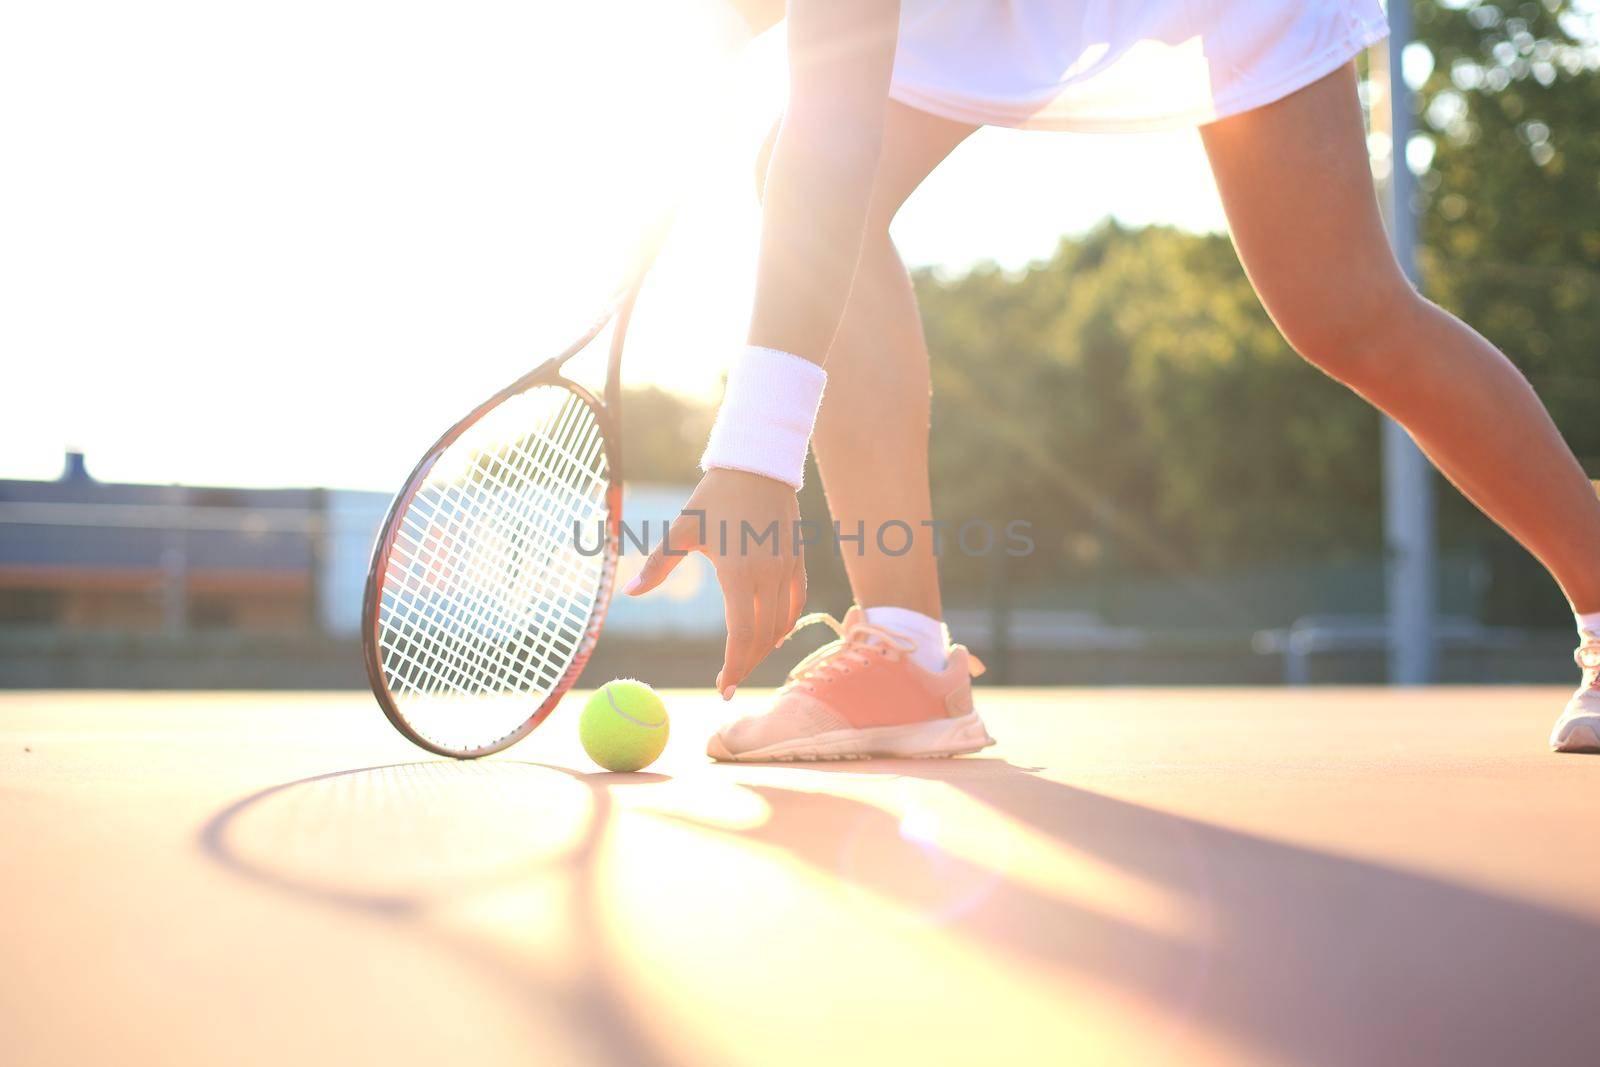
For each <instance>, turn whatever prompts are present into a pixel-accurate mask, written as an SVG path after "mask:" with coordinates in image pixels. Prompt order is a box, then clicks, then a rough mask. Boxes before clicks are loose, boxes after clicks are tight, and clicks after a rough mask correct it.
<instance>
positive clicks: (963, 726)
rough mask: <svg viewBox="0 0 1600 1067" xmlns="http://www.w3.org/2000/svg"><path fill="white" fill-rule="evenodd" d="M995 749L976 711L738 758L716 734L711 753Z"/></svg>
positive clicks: (842, 733) (923, 754) (906, 755)
mask: <svg viewBox="0 0 1600 1067" xmlns="http://www.w3.org/2000/svg"><path fill="white" fill-rule="evenodd" d="M992 744H994V738H992V737H990V736H989V731H988V730H985V729H984V728H983V721H982V720H981V719H979V718H978V715H977V713H976V712H974V713H972V714H970V715H963V716H962V717H961V718H959V719H935V720H933V721H932V722H917V723H910V724H908V725H905V726H869V727H865V728H863V729H859V730H834V731H832V732H830V733H825V734H816V735H815V736H812V737H800V738H795V739H794V740H792V741H782V742H779V743H778V744H776V745H766V746H764V747H762V748H754V749H751V750H750V751H748V752H739V753H733V752H730V751H728V747H727V746H726V745H725V744H723V742H722V735H721V734H714V735H712V738H711V740H710V742H709V743H708V744H707V745H706V754H707V755H708V756H710V757H711V758H712V759H714V760H718V761H720V762H723V763H791V762H797V761H807V762H809V761H812V760H847V759H945V758H947V757H950V756H964V755H967V754H968V753H972V752H980V751H982V750H983V749H986V748H988V747H989V746H990V745H992Z"/></svg>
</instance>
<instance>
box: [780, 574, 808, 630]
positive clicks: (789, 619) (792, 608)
mask: <svg viewBox="0 0 1600 1067" xmlns="http://www.w3.org/2000/svg"><path fill="white" fill-rule="evenodd" d="M785 592H786V594H787V596H788V610H787V611H786V612H785V613H784V617H783V632H782V633H781V634H779V635H778V644H780V645H781V644H783V643H784V642H785V641H787V640H788V639H789V634H790V632H791V631H793V630H794V626H795V623H797V622H799V621H800V616H801V615H803V614H805V610H806V556H805V553H804V552H801V553H800V554H799V555H798V556H796V557H795V558H794V569H793V570H791V571H790V572H789V583H788V586H787V588H786V590H785Z"/></svg>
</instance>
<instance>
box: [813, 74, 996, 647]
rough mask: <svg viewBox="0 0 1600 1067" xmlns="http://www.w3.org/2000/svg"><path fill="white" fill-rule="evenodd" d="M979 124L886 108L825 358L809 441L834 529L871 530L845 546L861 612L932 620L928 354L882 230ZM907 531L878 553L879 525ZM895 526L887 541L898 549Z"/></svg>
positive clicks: (935, 585)
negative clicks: (862, 231) (867, 206)
mask: <svg viewBox="0 0 1600 1067" xmlns="http://www.w3.org/2000/svg"><path fill="white" fill-rule="evenodd" d="M974 129H975V127H972V126H966V125H963V124H961V123H956V122H951V121H949V120H947V119H941V118H936V117H935V116H932V115H928V114H925V113H924V112H920V111H916V110H914V109H912V108H909V107H905V106H904V105H901V104H896V103H890V105H889V113H888V120H887V124H886V126H885V130H884V147H883V159H882V161H881V162H880V163H879V166H878V177H877V185H876V188H875V189H874V193H873V205H872V210H871V214H870V216H869V217H868V220H867V233H866V238H865V241H864V242H863V245H862V251H861V260H860V263H859V264H858V265H857V267H856V275H855V283H854V285H853V287H852V288H851V290H850V301H849V303H848V305H847V306H846V309H845V313H844V319H843V321H842V322H841V323H840V325H839V332H838V334H837V335H835V337H834V342H833V347H832V348H830V349H829V350H828V360H827V370H828V389H827V394H826V395H825V396H824V398H823V403H822V410H821V412H820V413H819V415H818V417H817V426H816V431H815V433H814V434H813V436H812V440H811V444H812V449H813V451H814V452H815V453H816V457H817V466H818V468H819V469H820V470H821V472H822V485H823V488H824V490H826V492H827V494H828V506H829V508H830V509H831V510H832V512H833V516H834V520H835V521H836V522H838V523H839V525H840V527H841V528H842V530H843V531H844V533H845V534H846V535H850V534H853V533H854V532H855V531H856V530H857V528H858V524H860V527H861V528H864V529H865V531H866V537H865V541H864V544H863V545H862V547H861V550H860V554H859V555H858V554H857V550H856V546H855V545H854V544H852V543H847V544H845V545H843V546H842V551H843V555H844V563H845V570H846V571H847V572H848V574H849V576H850V588H851V591H852V593H853V594H854V595H855V599H856V603H858V604H860V605H861V606H863V607H880V606H894V607H901V608H909V609H910V610H912V611H918V612H922V613H923V614H925V615H931V616H933V617H935V618H938V617H939V613H940V604H939V576H938V571H937V568H936V561H935V558H934V553H933V539H932V535H931V531H930V530H929V529H928V528H927V527H925V526H922V525H920V524H921V523H923V522H926V521H928V520H930V519H931V518H932V517H933V509H932V504H931V502H930V498H929V490H928V418H929V380H928V349H927V344H926V343H925V342H924V340H923V336H922V323H921V321H920V319H919V318H918V315H917V304H916V298H915V296H914V294H913V292H912V289H911V279H910V277H909V276H908V275H907V274H906V269H905V266H904V264H902V263H901V262H900V255H899V253H898V252H896V251H895V247H894V243H893V242H892V241H890V240H889V223H890V221H891V220H892V219H893V218H894V215H895V212H896V211H898V210H899V209H900V205H901V204H902V203H903V202H904V201H905V199H906V198H907V197H908V196H910V195H911V193H912V191H913V190H915V189H916V187H917V186H918V184H920V183H921V181H922V179H923V178H925V177H927V175H928V174H929V172H931V171H932V170H933V168H934V167H935V166H937V165H938V164H939V162H940V161H941V160H943V159H944V158H945V157H946V156H947V155H949V154H950V152H951V151H952V150H953V149H954V148H955V147H956V146H957V145H958V144H960V143H961V142H962V141H963V140H965V139H966V138H967V136H968V135H970V134H971V133H972V132H973V130H974ZM895 521H899V522H903V523H906V524H907V525H908V526H909V527H910V528H911V530H912V531H913V533H914V534H915V536H914V538H913V539H912V545H911V549H910V551H909V552H906V553H905V554H904V555H898V556H897V555H890V554H888V553H885V552H882V551H880V550H879V547H878V544H877V541H876V533H877V531H878V530H879V529H880V527H882V525H883V524H884V523H891V522H895ZM902 541H903V531H901V530H900V529H899V528H898V527H896V528H893V529H891V530H889V531H888V532H887V533H886V534H885V543H886V546H887V547H888V548H889V549H890V550H891V551H892V552H898V551H899V550H900V549H901V547H902Z"/></svg>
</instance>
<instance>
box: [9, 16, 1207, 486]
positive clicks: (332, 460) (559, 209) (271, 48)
mask: <svg viewBox="0 0 1600 1067" xmlns="http://www.w3.org/2000/svg"><path fill="white" fill-rule="evenodd" d="M669 8H670V12H669V11H668V9H669ZM619 27H626V28H627V29H628V32H626V33H623V32H619ZM737 44H738V41H737V39H736V35H735V34H733V32H732V27H731V26H730V25H729V23H728V22H727V21H726V20H725V18H724V17H723V15H722V14H721V12H720V10H719V9H717V8H716V6H715V5H714V4H712V3H710V2H709V0H706V2H705V3H704V4H703V6H702V5H697V4H695V3H682V4H672V5H667V4H660V3H657V2H654V0H606V2H604V3H590V4H559V5H556V4H527V3H525V2H511V0H505V2H498V0H471V2H464V3H460V4H451V5H441V4H422V3H397V2H393V0H390V2H387V3H378V2H373V0H281V2H279V3H275V4H272V5H246V4H217V3H214V2H211V0H190V2H175V0H146V2H143V3H140V4H137V5H134V4H127V3H125V2H116V0H53V2H52V3H49V4H12V5H7V7H6V9H5V11H4V13H3V14H0V144H4V145H6V155H7V157H8V158H7V163H6V165H5V166H4V167H3V168H0V477H23V478H53V477H55V476H56V475H57V474H58V473H59V472H60V470H61V467H62V454H63V452H64V451H65V450H67V449H69V448H71V449H79V450H82V451H84V452H86V453H87V455H88V462H89V469H90V472H91V473H92V474H93V475H94V476H95V477H97V478H100V479H103V480H107V481H143V482H156V483H169V482H182V483H188V484H206V485H262V486H273V485H327V486H334V487H343V488H362V489H392V488H394V487H395V486H396V485H398V483H399V482H400V481H401V480H402V479H403V477H404V475H405V473H406V471H407V470H408V469H409V468H410V466H411V464H412V463H413V462H415V460H416V459H417V458H418V457H419V456H420V454H421V453H422V451H423V450H424V449H425V448H426V447H427V445H428V444H429V443H430V442H431V441H432V440H433V438H434V437H436V436H437V435H438V433H439V432H440V431H442V430H443V429H444V428H445V427H446V426H448V425H449V424H450V423H451V422H453V421H454V420H455V419H456V418H458V417H459V416H460V415H462V414H464V413H465V412H466V411H467V410H468V409H470V408H471V407H472V406H473V405H474V404H475V403H477V402H478V401H479V400H481V399H482V398H483V397H484V396H486V395H487V394H489V393H491V392H493V391H494V390H495V389H497V388H499V387H500V386H501V385H503V384H505V383H506V382H508V381H510V380H511V379H513V378H515V377H516V376H517V375H518V374H520V373H522V372H523V371H525V370H526V369H528V368H529V367H531V366H532V365H534V364H535V363H537V362H539V361H541V360H542V359H543V358H544V357H545V356H546V355H548V354H550V353H551V352H553V351H554V350H556V349H557V348H559V347H561V346H562V344H563V343H564V341H565V340H566V339H567V338H568V337H570V336H571V335H572V334H573V333H574V332H576V330H577V328H578V327H579V326H580V325H581V324H582V323H583V322H584V321H586V319H587V318H588V316H589V315H590V314H591V313H592V311H593V309H594V308H595V307H596V306H597V305H599V304H600V303H601V302H602V301H603V298H604V295H605V294H606V293H607V292H608V290H609V289H610V287H611V285H612V284H613V283H614V281H615V279H616V277H617V276H618V273H619V271H620V270H621V267H622V265H623V264H624V263H625V262H626V261H627V258H628V254H629V251H630V250H631V248H632V247H633V246H634V244H635V242H636V239H637V236H638V235H639V234H640V233H641V232H643V231H645V230H646V229H647V228H648V227H649V226H650V225H651V223H652V222H653V220H655V219H656V218H658V217H659V213H660V212H661V211H662V210H663V209H664V208H665V207H666V206H667V205H668V204H670V203H674V202H676V203H678V204H679V205H680V207H679V213H678V219H677V222H676V224H675V226H674V229H673V232H672V238H671V240H670V241H669V243H668V246H667V248H666V249H665V250H664V251H663V254H662V257H661V260H660V262H659V264H658V266H657V268H656V270H655V271H654V272H653V274H652V279H651V283H650V287H649V290H648V291H647V293H646V296H645V297H644V299H643V300H642V302H641V308H640V312H639V314H638V316H637V319H636V325H635V331H634V334H633V335H632V336H631V338H630V346H629V350H628V360H627V364H626V367H625V378H626V380H627V381H628V382H629V383H630V384H659V385H663V386H665V387H668V388H672V389H675V390H678V391H681V392H685V393H688V394H691V395H694V396H698V397H703V398H707V399H710V398H714V397H715V395H716V392H717V390H718V388H719V383H720V375H721V373H722V370H723V368H724V367H725V365H726V363H727V361H728V360H729V358H730V357H731V355H732V354H733V352H734V351H735V350H736V348H737V346H738V345H739V344H740V342H741V341H742V339H743V331H744V326H745V318H746V316H747V314H748V309H749V302H750V293H751V270H752V265H753V262H754V256H755V248H756V239H757V232H758V214H757V210H758V209H757V204H756V201H755V196H754V186H753V181H752V160H753V156H754V153H755V150H756V148H757V146H758V144H759V142H760V140H761V136H762V134H763V133H764V132H765V130H766V129H767V128H768V127H769V126H770V124H771V122H772V121H773V120H774V119H775V117H776V115H777V114H778V112H779V110H780V109H781V106H782V98H783V84H784V83H783V66H782V40H781V36H778V35H775V36H770V37H767V38H763V39H761V40H758V41H757V42H755V43H754V44H752V45H749V46H748V47H743V48H736V47H735V46H736V45H737ZM1108 215H1111V216H1115V217H1117V218H1119V219H1121V220H1123V221H1124V222H1127V223H1130V224H1143V223H1171V224H1174V225H1178V226H1182V227H1184V228H1188V229H1193V230H1213V229H1221V228H1222V225H1223V222H1222V215H1221V209H1220V206H1219V205H1218V203H1217V199H1216V193H1215V189H1214V187H1213V185H1212V182H1211V178H1210V175H1209V172H1208V171H1207V169H1206V166H1205V160H1204V157H1203V155H1202V153H1201V151H1200V148H1199V143H1198V140H1197V138H1196V136H1195V134H1193V133H1192V132H1185V133H1180V134H1171V135H1141V136H1137V137H1109V136H1093V137H1090V136H1071V135H1062V134H1046V133H1019V132H1015V131H1004V130H984V131H981V132H980V133H978V134H977V135H975V136H974V137H973V138H972V139H971V140H970V141H968V142H967V144H965V145H963V146H962V147H961V148H960V149H958V150H957V152H956V154H955V155H954V156H952V157H951V159H949V160H948V161H947V162H946V163H945V164H944V165H943V166H942V167H941V168H940V169H939V170H938V171H937V172H935V174H934V175H933V176H932V177H931V178H930V179H929V180H928V182H927V183H926V184H925V185H924V187H923V188H922V189H921V190H919V192H918V193H917V194H916V196H915V197H914V198H913V199H912V201H911V202H910V203H909V204H908V205H907V206H906V208H905V209H904V210H903V211H902V213H901V215H900V217H899V218H898V219H897V220H896V223H895V227H894V236H895V239H896V241H897V243H898V244H899V246H900V248H901V251H902V253H903V254H904V255H905V257H906V259H907V260H908V262H910V263H912V264H914V265H937V266H940V267H942V268H945V269H949V270H960V269H963V268H965V267H968V266H971V265H972V264H974V263H976V262H979V261H983V260H994V261H997V262H999V263H1001V264H1003V265H1006V266H1010V267H1018V266H1022V265H1025V264H1026V263H1027V262H1029V261H1030V260H1032V259H1035V258H1040V257H1044V256H1047V255H1049V254H1050V252H1051V250H1052V249H1053V248H1054V246H1055V244H1056V242H1057V240H1058V239H1059V238H1060V237H1061V236H1062V235H1063V234H1072V233H1078V232H1082V231H1083V230H1085V229H1087V228H1088V227H1090V226H1092V225H1094V224H1095V223H1096V222H1098V221H1099V220H1101V219H1103V218H1105V217H1106V216H1108ZM594 369H595V368H594V367H593V366H592V365H591V364H589V363H585V364H583V365H582V366H580V368H579V370H578V373H577V376H578V377H579V378H580V380H588V381H591V382H593V380H594V379H593V375H592V372H593V371H594Z"/></svg>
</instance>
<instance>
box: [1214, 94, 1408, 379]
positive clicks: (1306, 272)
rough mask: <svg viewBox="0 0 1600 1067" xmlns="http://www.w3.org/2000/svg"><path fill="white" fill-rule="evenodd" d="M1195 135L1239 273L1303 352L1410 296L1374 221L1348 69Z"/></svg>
mask: <svg viewBox="0 0 1600 1067" xmlns="http://www.w3.org/2000/svg"><path fill="white" fill-rule="evenodd" d="M1200 132H1201V137H1202V139H1203V140H1204V142H1205V147H1206V153H1207V155H1208V156H1209V157H1210V160H1211V170H1212V173H1213V175H1214V176H1215V178H1216V182H1217V191H1218V192H1219V193H1220V194H1221V197H1222V204H1223V208H1224V210H1225V211H1226V212H1227V215H1228V228H1229V230H1230V232H1231V233H1232V236H1233V242H1234V247H1235V248H1237V249H1238V252H1239V258H1240V260H1241V262H1243V264H1244V268H1245V272H1246V273H1247V274H1248V275H1249V276H1250V281H1251V284H1253V285H1254V286H1255V289H1256V293H1257V294H1258V295H1259V296H1260V297H1261V301H1262V303H1263V304H1264V305H1265V306H1266V309H1267V312H1268V314H1270V315H1271V316H1272V318H1273V320H1274V321H1275V322H1277V324H1278V326H1279V328H1280V329H1281V330H1283V332H1284V334H1285V335H1286V336H1287V337H1288V339H1289V341H1290V342H1291V343H1293V344H1295V345H1296V347H1299V348H1300V349H1301V351H1302V352H1305V351H1306V347H1305V343H1306V342H1309V343H1311V344H1316V343H1317V341H1316V338H1317V337H1319V336H1323V335H1326V334H1328V333H1329V332H1338V331H1340V330H1341V329H1343V330H1349V329H1351V328H1352V327H1354V326H1355V325H1357V320H1360V319H1362V318H1367V317H1368V316H1371V315H1380V314H1383V313H1384V312H1385V311H1386V309H1387V308H1388V306H1390V305H1391V303H1393V302H1394V301H1395V300H1396V299H1397V298H1406V297H1409V296H1410V293H1411V290H1410V287H1409V283H1408V282H1407V281H1406V279H1405V276H1404V274H1403V273H1402V272H1401V270H1400V267H1399V264H1398V263H1396V261H1395V258H1394V254H1393V252H1392V251H1391V250H1390V247H1389V241H1388V237H1387V235H1386V233H1385V232H1384V228H1383V221H1382V218H1381V216H1380V215H1379V212H1378V200H1377V196H1376V193H1375V191H1374V189H1373V183H1372V172H1371V169H1370V164H1369V162H1368V157H1367V143H1366V130H1365V126H1364V124H1363V121H1362V115H1361V105H1360V102H1359V100H1358V99H1357V97H1356V84H1355V73H1354V69H1353V67H1352V66H1348V65H1347V66H1345V67H1344V68H1342V69H1340V70H1338V71H1335V72H1334V73H1332V74H1330V75H1328V76H1327V77H1325V78H1323V79H1321V80H1320V81H1317V82H1314V83H1312V84H1311V85H1309V86H1307V87H1306V88H1304V89H1301V90H1299V91H1298V92H1295V93H1293V94H1291V95H1289V96H1287V97H1285V98H1284V99H1282V100H1279V101H1277V102H1275V103H1272V104H1268V105H1266V106H1265V107H1260V108H1256V109H1255V110H1253V111H1249V112H1246V113H1244V114H1242V115H1236V116H1234V117H1232V118H1228V119H1224V120H1222V121H1220V122H1215V123H1211V124H1210V125H1207V126H1204V127H1202V128H1201V131H1200ZM1400 165H1401V166H1404V163H1401V164H1400ZM1369 323H1370V319H1369Z"/></svg>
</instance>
